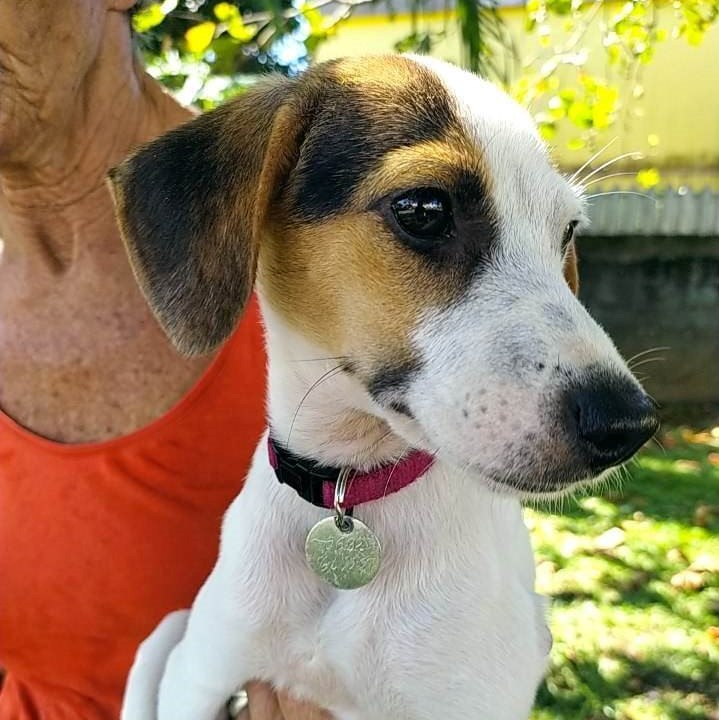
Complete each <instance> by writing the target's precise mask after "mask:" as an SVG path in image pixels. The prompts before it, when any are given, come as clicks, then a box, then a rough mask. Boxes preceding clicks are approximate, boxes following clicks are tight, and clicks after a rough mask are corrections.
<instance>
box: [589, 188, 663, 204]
mask: <svg viewBox="0 0 719 720" xmlns="http://www.w3.org/2000/svg"><path fill="white" fill-rule="evenodd" d="M605 195H636V196H637V197H641V198H644V199H645V200H652V201H653V202H654V204H655V205H656V203H657V199H656V198H655V197H652V196H651V195H647V194H646V193H640V192H634V191H632V190H612V191H610V192H600V193H595V194H594V195H587V196H586V197H585V198H584V199H585V200H593V199H594V198H598V197H604V196H605Z"/></svg>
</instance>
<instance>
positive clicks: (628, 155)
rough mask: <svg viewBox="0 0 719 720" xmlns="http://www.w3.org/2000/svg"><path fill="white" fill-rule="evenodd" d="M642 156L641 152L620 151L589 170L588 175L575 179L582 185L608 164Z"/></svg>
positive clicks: (639, 158)
mask: <svg viewBox="0 0 719 720" xmlns="http://www.w3.org/2000/svg"><path fill="white" fill-rule="evenodd" d="M643 157H644V155H642V153H640V152H636V151H635V152H628V153H622V154H621V155H617V156H616V157H613V158H612V159H611V160H607V161H606V162H604V163H602V164H601V165H600V166H599V167H598V168H595V169H594V170H592V172H590V173H589V174H588V175H586V176H585V177H583V178H582V179H581V180H578V181H577V184H578V185H584V184H585V183H586V182H587V180H589V179H590V178H593V177H594V176H595V175H596V174H597V173H600V172H601V171H602V170H604V168H608V167H609V166H610V165H614V163H618V162H619V161H620V160H626V159H627V158H632V160H641V159H642V158H643Z"/></svg>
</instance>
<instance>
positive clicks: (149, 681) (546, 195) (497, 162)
mask: <svg viewBox="0 0 719 720" xmlns="http://www.w3.org/2000/svg"><path fill="white" fill-rule="evenodd" d="M420 61H421V62H424V63H425V64H426V65H427V66H428V67H430V68H432V69H433V70H434V71H435V72H436V73H437V74H438V75H439V76H440V77H441V78H442V80H443V82H444V83H445V85H446V86H447V88H448V89H449V91H450V92H451V93H453V94H454V95H455V97H456V98H457V105H458V107H459V108H460V114H461V116H462V118H463V119H464V121H465V122H466V127H467V134H468V136H469V137H476V138H477V139H478V140H479V141H481V143H480V144H481V146H482V148H484V149H485V150H486V152H485V156H486V159H487V162H488V164H489V167H490V169H491V175H492V179H493V187H494V192H493V200H494V201H495V204H496V206H497V208H498V211H499V215H500V218H501V243H500V251H499V252H498V254H497V256H496V257H495V258H494V260H493V262H492V266H491V268H490V269H489V270H488V271H487V272H486V273H485V274H484V275H483V276H482V278H481V281H479V282H477V283H476V284H475V285H474V286H473V287H472V288H471V290H470V292H469V293H468V294H467V297H466V299H465V300H464V301H463V302H462V303H460V304H458V305H456V306H454V307H452V308H449V309H444V310H441V309H431V310H430V311H428V312H427V313H426V314H425V315H424V317H423V318H422V320H421V322H420V323H419V324H418V326H417V327H416V328H415V329H414V339H415V345H416V350H417V352H418V354H419V355H420V356H421V358H422V360H423V362H424V366H423V369H422V370H421V372H420V373H419V374H418V375H417V377H416V378H415V379H414V380H413V382H412V384H411V386H410V388H409V391H408V394H407V397H406V400H407V401H408V403H409V405H410V407H411V409H412V411H413V413H414V415H415V417H416V420H410V419H408V418H407V417H405V416H402V415H400V414H398V413H393V412H392V411H389V410H386V409H384V408H383V407H380V406H379V405H378V404H377V403H376V402H375V401H373V400H372V399H371V398H370V396H369V395H368V393H367V392H366V390H365V389H364V387H363V386H362V385H361V384H360V383H359V382H358V381H357V380H355V379H353V378H352V377H350V376H349V375H347V374H345V373H342V372H335V373H332V372H330V371H332V370H333V368H334V365H335V363H334V361H332V360H322V359H320V358H322V357H323V353H324V351H323V350H322V348H319V347H314V346H312V345H311V344H309V343H308V342H307V341H306V340H304V339H303V338H302V337H301V336H300V335H299V334H298V333H296V332H295V331H293V330H292V329H291V328H290V327H288V326H287V325H286V324H285V323H284V321H283V320H282V319H281V318H280V317H279V316H278V315H277V314H276V313H275V312H274V311H273V310H272V308H271V307H269V306H268V305H267V304H266V303H263V313H264V317H265V322H266V325H267V333H268V347H269V356H270V388H269V392H270V397H269V407H270V417H271V424H272V427H273V431H274V432H275V433H276V434H277V436H278V438H280V439H281V440H287V439H288V438H289V439H290V441H291V445H292V448H293V450H294V451H295V452H297V453H300V454H306V455H309V456H312V457H315V458H316V459H318V460H320V461H322V462H325V463H332V464H338V465H340V464H341V465H352V466H355V467H363V466H366V465H370V464H372V463H373V462H375V461H377V460H380V461H383V460H387V459H390V458H393V457H398V456H399V455H400V454H401V453H402V452H404V451H406V449H407V448H408V447H409V446H415V447H421V448H424V449H426V450H429V451H432V452H437V457H438V460H437V462H436V463H435V465H434V466H433V467H432V469H431V470H430V471H429V472H428V473H427V474H426V475H425V476H424V477H423V478H421V479H420V480H418V481H417V482H416V483H414V484H413V485H411V486H410V487H408V488H406V489H404V490H402V491H401V492H399V493H396V494H394V495H392V496H390V497H387V498H385V499H383V500H379V501H376V502H372V503H369V504H366V505H363V506H360V507H358V508H356V511H355V512H356V516H357V517H359V518H360V519H362V520H363V521H364V522H366V523H367V524H368V525H369V526H370V527H371V528H373V529H374V531H375V532H376V533H377V534H378V536H379V537H380V539H381V542H382V546H383V565H382V569H381V572H380V574H379V575H378V577H377V578H376V579H375V580H374V581H373V582H372V583H370V584H369V585H368V586H366V587H364V588H361V589H358V590H354V591H338V590H335V589H333V588H331V587H329V586H328V585H326V584H325V583H324V582H323V581H322V580H320V579H319V578H318V577H316V576H315V575H314V574H313V573H312V571H311V570H310V569H309V568H308V566H307V564H306V561H305V558H304V551H303V548H304V541H305V537H306V535H307V532H308V530H309V529H310V528H311V527H312V525H313V524H314V523H315V522H317V521H318V520H319V519H320V518H323V517H326V516H327V515H328V512H327V511H323V510H320V509H318V508H315V507H313V506H311V505H309V504H307V503H305V502H304V501H302V500H301V499H300V498H299V497H298V496H297V495H295V493H294V492H293V491H292V490H290V489H288V488H287V487H285V486H282V485H280V484H279V483H278V482H277V480H276V479H275V477H274V474H273V471H272V469H271V468H270V466H269V464H268V461H267V452H266V447H265V441H264V440H263V441H262V442H261V443H260V445H259V447H258V450H257V453H256V455H255V458H254V462H253V465H252V470H251V472H250V475H249V478H248V480H247V484H246V487H245V489H244V490H243V492H242V493H241V494H240V496H239V497H238V498H237V499H236V500H235V501H234V502H233V504H232V506H231V507H230V509H229V511H228V512H227V514H226V517H225V520H224V525H223V531H222V542H221V548H220V554H219V559H218V561H217V564H216V566H215V568H214V570H213V571H212V574H211V576H210V577H209V579H208V580H207V582H206V584H205V585H204V587H203V588H202V590H201V591H200V593H199V595H198V597H197V599H196V601H195V603H194V605H193V608H192V612H191V614H190V616H189V621H188V624H187V628H186V630H185V632H184V635H183V637H182V639H181V640H180V641H179V642H177V640H178V635H179V634H180V633H181V624H182V622H184V620H183V618H179V619H177V618H176V619H174V620H170V621H169V626H168V623H165V624H163V625H161V626H160V627H159V628H158V629H157V631H156V632H155V634H154V635H152V636H151V637H150V638H149V639H148V640H147V641H146V642H145V643H144V644H143V645H142V646H141V648H140V650H139V652H138V656H137V659H136V663H135V666H134V668H133V670H132V673H131V675H130V680H129V683H128V688H127V694H126V699H125V705H124V711H123V719H124V720H156V719H158V720H214V719H215V718H220V717H222V716H223V714H224V704H225V702H226V701H227V699H228V698H229V696H230V695H231V693H232V692H234V691H235V690H236V689H238V688H239V687H240V686H242V685H243V684H245V683H246V682H247V681H249V680H251V679H261V680H266V681H270V682H272V683H274V684H275V685H276V686H277V687H279V688H287V689H290V690H291V691H292V692H293V693H294V694H296V695H298V696H301V697H303V698H307V699H309V700H312V701H315V702H316V703H318V704H320V705H321V706H324V707H326V708H327V709H328V710H329V711H330V712H331V713H332V714H333V715H334V717H335V718H336V719H337V720H437V719H438V718H441V719H442V720H468V719H470V718H483V719H486V720H523V719H525V718H527V716H528V715H529V712H530V708H531V706H532V703H533V700H534V694H535V691H536V688H537V685H538V683H539V681H540V679H541V677H542V674H543V673H544V670H545V666H546V661H547V654H548V651H549V645H550V642H549V636H548V631H547V627H546V620H545V606H544V601H543V600H542V599H541V598H540V597H539V596H537V595H536V594H535V593H534V564H533V558H532V552H531V548H530V543H529V537H528V533H527V530H526V528H525V526H524V523H523V521H522V514H521V507H520V503H519V499H518V498H517V497H516V495H514V496H513V495H512V494H510V493H503V494H501V493H497V492H496V476H497V475H502V474H503V473H510V472H511V471H512V470H513V467H512V465H511V463H512V462H513V461H511V460H510V459H509V458H510V453H508V442H509V441H510V439H511V438H513V437H520V438H521V437H522V436H523V434H526V433H528V432H532V433H534V434H535V437H536V442H535V443H534V445H536V448H534V449H533V450H531V452H530V448H528V449H527V452H528V453H529V454H530V455H531V460H532V462H537V463H541V462H542V461H543V459H547V457H548V455H549V453H551V452H553V450H552V442H554V440H553V439H552V428H551V427H549V426H547V427H544V426H543V423H544V422H545V419H544V415H543V409H542V408H543V407H544V403H546V402H547V401H548V400H551V398H552V397H553V393H554V392H555V387H554V386H555V385H556V384H557V379H556V377H554V376H553V374H552V372H551V371H550V370H549V368H551V367H553V364H554V362H555V360H556V359H557V358H558V357H560V356H561V358H562V363H563V364H565V365H568V366H570V367H574V368H576V369H578V370H581V368H583V367H586V366H588V365H590V364H593V363H603V364H605V365H606V366H609V367H613V368H615V369H617V370H618V371H620V372H623V373H627V372H628V371H626V369H625V368H624V365H623V363H622V361H621V359H620V358H619V356H618V355H617V353H616V351H615V350H614V347H613V346H612V344H611V342H610V341H609V340H608V338H607V337H606V336H605V335H604V333H603V332H602V331H601V329H600V328H599V327H598V326H597V325H596V324H595V323H594V322H593V321H592V320H591V319H590V318H589V316H588V315H587V313H586V311H585V310H584V309H583V308H582V307H581V305H580V304H579V303H578V302H577V300H576V299H575V298H574V297H573V296H572V294H571V293H570V291H569V289H568V288H567V286H566V284H565V282H564V279H563V277H562V266H561V259H560V252H559V241H560V239H561V235H562V231H563V228H564V227H565V226H566V224H567V223H568V222H569V221H570V220H573V219H575V218H577V217H580V216H581V204H580V202H579V201H578V200H577V199H576V198H575V197H574V195H573V194H572V192H571V190H570V189H569V187H568V186H567V185H566V183H565V182H564V181H563V180H562V179H561V178H560V177H559V175H557V174H556V173H555V172H554V171H553V170H552V168H551V167H550V166H549V164H548V162H547V159H546V157H545V153H544V151H543V149H542V147H541V143H540V142H539V140H538V139H537V136H536V133H535V131H534V129H533V125H532V123H531V120H530V119H529V117H528V116H527V115H526V114H525V113H524V111H522V110H521V109H519V108H518V106H517V105H515V104H514V103H512V102H511V101H510V100H508V99H507V98H506V97H505V96H504V95H503V94H502V93H500V92H499V91H497V90H496V89H495V88H493V87H492V86H491V85H489V84H488V83H485V82H483V81H481V80H479V79H477V78H475V77H473V76H471V75H468V74H467V73H463V72H461V71H459V70H457V69H455V68H451V67H450V66H447V65H445V64H443V63H440V62H438V61H429V60H420ZM260 293H261V288H260ZM508 327H509V328H510V329H511V330H510V331H509V332H508V331H507V328H508ZM507 338H511V342H512V343H514V344H515V346H513V347H512V348H508V347H507V346H506V343H507V342H508V340H507ZM509 357H512V358H514V360H513V361H512V362H511V363H510V362H508V360H507V358H509ZM538 363H540V364H543V365H544V366H545V368H546V372H545V371H542V370H537V367H538ZM326 372H330V374H329V375H328V376H327V378H326V379H325V380H324V381H323V382H321V383H319V384H318V385H317V386H316V387H315V388H314V389H313V390H312V392H311V393H310V394H309V395H306V394H307V391H308V389H309V388H310V387H312V386H313V385H314V384H315V382H316V381H317V380H318V379H319V378H320V377H321V376H322V375H323V374H324V373H326ZM305 396H306V399H305V401H304V403H302V400H303V398H305ZM300 405H302V406H301V408H300V410H299V411H298V412H297V408H298V406H300ZM357 411H361V412H362V413H367V414H369V415H371V416H374V417H375V418H377V422H376V427H375V428H374V429H372V430H371V432H369V434H367V435H364V436H362V437H361V438H360V437H358V438H356V439H353V438H349V439H347V438H344V439H341V438H340V436H339V435H337V434H333V432H332V431H333V428H334V427H335V426H338V425H340V424H341V423H342V422H343V420H345V419H346V418H347V417H348V416H350V415H351V414H352V413H356V412H357ZM388 425H389V427H390V428H391V429H392V430H393V433H392V434H390V435H389V436H387V437H385V432H386V430H387V426H388ZM518 454H519V453H518V452H517V451H515V452H514V453H512V454H511V455H515V456H516V455H518ZM483 469H489V470H491V471H492V473H493V477H495V479H493V480H489V479H488V478H487V477H485V476H484V475H483ZM178 628H179V631H178ZM168 658H169V659H168ZM163 668H164V673H163ZM160 675H163V677H162V681H161V683H160V687H159V695H158V690H157V687H156V684H157V680H158V678H159V677H160ZM158 697H159V704H158Z"/></svg>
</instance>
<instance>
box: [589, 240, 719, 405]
mask: <svg viewBox="0 0 719 720" xmlns="http://www.w3.org/2000/svg"><path fill="white" fill-rule="evenodd" d="M579 242H580V245H579V248H580V250H579V255H580V260H581V280H582V286H581V290H580V297H581V299H582V301H583V302H584V304H585V305H586V306H587V307H588V308H589V310H590V312H591V313H592V315H593V316H594V317H595V318H596V319H597V320H598V321H599V322H600V323H601V325H602V326H603V327H604V328H605V329H606V330H607V331H608V332H609V334H610V335H611V336H612V338H613V339H614V341H615V343H616V345H617V347H618V348H619V349H620V351H621V352H622V354H623V355H624V356H625V357H627V358H629V357H631V356H632V355H634V354H635V353H638V352H641V351H643V350H646V349H648V348H651V347H657V346H663V347H668V348H669V349H668V350H662V351H661V352H659V353H658V356H660V357H663V358H664V361H657V362H648V363H646V364H644V365H641V366H640V367H638V368H637V370H636V372H637V374H638V375H639V376H641V375H642V374H646V375H647V376H648V377H647V379H646V381H645V385H646V387H647V390H648V391H649V392H650V393H651V394H652V395H653V396H654V397H655V398H656V399H657V401H659V403H661V404H662V405H668V406H670V407H671V406H674V407H676V408H685V407H687V406H688V407H689V408H691V406H696V407H697V408H699V407H701V406H703V407H704V408H705V409H706V410H707V411H708V412H710V413H712V414H713V411H714V410H715V409H717V408H719V241H718V239H717V238H711V237H703V238H698V237H678V238H673V237H653V238H647V237H611V238H610V237H584V238H580V241H579ZM652 356H653V355H652ZM647 357H649V356H647ZM642 359H643V358H639V361H641V360H642ZM679 412H680V414H681V412H682V409H680V410H679Z"/></svg>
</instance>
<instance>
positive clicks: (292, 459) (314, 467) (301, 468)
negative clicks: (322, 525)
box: [267, 438, 341, 508]
mask: <svg viewBox="0 0 719 720" xmlns="http://www.w3.org/2000/svg"><path fill="white" fill-rule="evenodd" d="M267 443H268V446H269V450H270V464H271V465H272V467H273V469H274V471H275V475H276V476H277V479H278V480H279V481H280V482H281V483H282V484H283V485H287V486H288V487H291V488H292V489H293V490H294V491H295V492H296V493H297V494H298V495H299V496H300V497H301V498H302V499H303V500H306V501H307V502H308V503H312V504H313V505H316V506H317V507H321V508H326V507H327V506H326V505H325V502H324V493H323V486H324V484H325V483H326V482H330V483H332V484H333V485H334V484H335V483H336V482H337V478H338V477H339V474H340V472H341V471H340V468H336V467H328V466H327V465H320V464H319V463H318V462H317V461H316V460H312V459H310V458H304V457H301V456H299V455H295V454H294V453H293V452H291V451H290V450H288V449H287V448H286V447H283V446H282V445H280V444H279V443H278V442H277V441H276V440H274V439H273V438H269V439H268V441H267ZM273 455H274V458H273V457H272V456H273ZM273 460H274V461H273Z"/></svg>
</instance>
